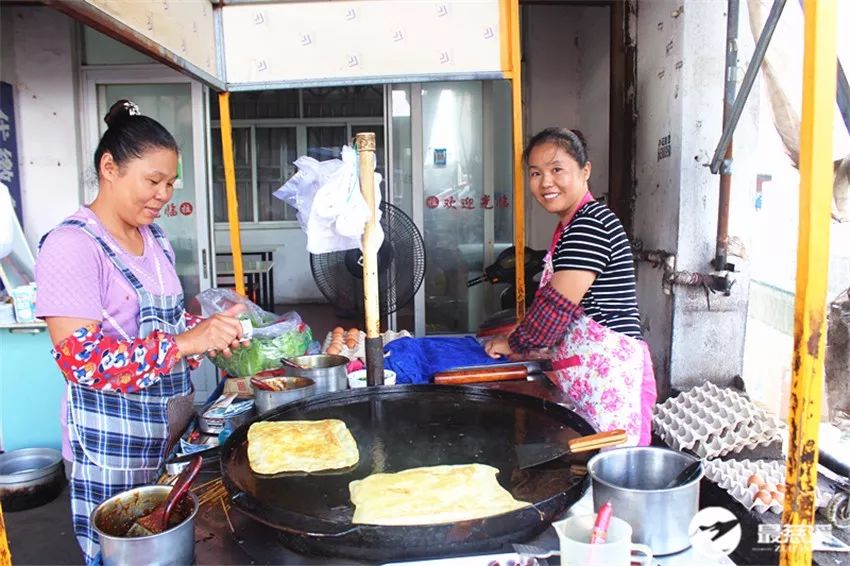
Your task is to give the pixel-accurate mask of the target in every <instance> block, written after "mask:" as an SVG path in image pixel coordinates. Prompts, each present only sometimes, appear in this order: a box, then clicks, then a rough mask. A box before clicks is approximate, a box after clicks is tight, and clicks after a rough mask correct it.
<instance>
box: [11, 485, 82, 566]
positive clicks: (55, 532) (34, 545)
mask: <svg viewBox="0 0 850 566" xmlns="http://www.w3.org/2000/svg"><path fill="white" fill-rule="evenodd" d="M3 516H4V518H5V520H6V536H7V537H8V539H9V547H10V550H11V551H12V563H13V564H83V563H84V561H83V554H82V552H81V551H80V547H79V546H78V545H77V539H76V538H75V537H74V528H73V526H72V524H71V499H70V496H69V493H68V486H67V485H66V486H65V489H64V490H63V491H62V493H60V494H59V497H57V498H56V499H54V500H53V501H51V502H50V503H46V504H45V505H42V506H41V507H36V508H35V509H28V510H26V511H15V512H13V513H6V512H4V514H3Z"/></svg>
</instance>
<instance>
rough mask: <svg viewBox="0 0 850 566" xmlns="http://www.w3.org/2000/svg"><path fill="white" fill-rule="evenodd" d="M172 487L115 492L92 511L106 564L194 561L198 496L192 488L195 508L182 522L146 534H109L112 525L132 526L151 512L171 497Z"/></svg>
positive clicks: (163, 563)
mask: <svg viewBox="0 0 850 566" xmlns="http://www.w3.org/2000/svg"><path fill="white" fill-rule="evenodd" d="M170 491H171V486H168V485H145V486H142V487H136V488H133V489H130V490H128V491H124V492H121V493H119V494H118V495H114V496H112V497H110V498H109V499H107V500H106V501H104V502H103V503H101V504H100V505H98V506H97V507H95V510H94V511H92V514H91V524H92V528H94V530H95V531H96V532H97V534H98V538H99V539H100V554H101V557H102V558H103V564H104V566H112V565H113V564H115V565H122V566H123V565H126V566H135V565H139V566H141V565H143V564H144V565H146V566H147V565H157V566H162V565H166V564H168V565H172V564H174V565H177V564H192V563H193V559H194V556H195V515H197V514H198V499H197V498H196V497H195V495H194V494H193V493H192V492H191V491H190V492H189V493H188V496H189V497H191V499H192V511H191V512H190V513H189V516H188V517H186V519H184V520H183V522H182V523H180V524H178V525H175V526H173V527H171V528H170V529H168V530H166V531H163V532H161V533H157V534H154V535H149V536H146V537H134V538H127V537H123V536H115V534H114V533H110V532H109V531H110V530H111V528H110V527H112V528H115V527H123V525H124V524H126V525H127V528H129V526H130V525H132V524H133V521H134V520H136V519H138V518H139V517H141V516H142V515H144V514H145V513H149V512H150V511H151V510H152V509H153V508H154V507H156V505H157V504H159V503H160V502H161V501H162V500H164V499H165V498H166V497H168V494H169V492H170Z"/></svg>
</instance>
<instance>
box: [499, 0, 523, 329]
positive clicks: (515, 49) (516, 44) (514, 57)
mask: <svg viewBox="0 0 850 566" xmlns="http://www.w3.org/2000/svg"><path fill="white" fill-rule="evenodd" d="M502 13H503V18H505V19H506V20H507V26H502V29H505V28H506V29H507V32H508V38H507V44H508V54H509V65H510V71H509V72H508V73H506V75H507V76H509V78H510V80H511V110H512V114H513V150H514V151H513V153H514V249H515V250H516V316H517V320H521V319H522V317H524V316H525V269H524V267H525V185H524V182H523V181H524V176H523V171H522V142H523V130H522V73H521V71H522V53H521V45H520V32H519V24H520V21H519V0H507V7H506V9H503V11H502ZM502 42H503V46H504V43H505V39H502ZM503 53H504V47H503ZM503 64H504V62H503Z"/></svg>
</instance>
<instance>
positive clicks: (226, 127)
mask: <svg viewBox="0 0 850 566" xmlns="http://www.w3.org/2000/svg"><path fill="white" fill-rule="evenodd" d="M218 110H219V115H220V118H221V156H222V158H223V159H224V190H225V192H226V194H227V223H228V225H229V226H230V253H231V254H233V278H234V279H236V292H237V293H239V294H240V295H244V294H245V272H244V269H243V267H242V239H241V237H240V233H239V198H238V197H237V196H236V166H235V165H234V161H233V129H232V128H231V125H230V93H229V92H221V93H219V95H218Z"/></svg>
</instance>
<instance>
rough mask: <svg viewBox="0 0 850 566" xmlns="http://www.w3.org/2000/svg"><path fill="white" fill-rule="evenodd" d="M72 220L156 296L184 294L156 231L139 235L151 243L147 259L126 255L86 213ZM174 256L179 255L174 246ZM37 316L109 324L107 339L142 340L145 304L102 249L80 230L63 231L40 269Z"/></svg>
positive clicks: (47, 248) (49, 244)
mask: <svg viewBox="0 0 850 566" xmlns="http://www.w3.org/2000/svg"><path fill="white" fill-rule="evenodd" d="M69 218H73V219H75V220H82V221H83V222H86V224H87V225H88V228H89V229H90V230H91V231H92V232H94V233H95V234H96V235H98V236H100V237H101V238H103V239H104V240H105V241H106V243H107V244H108V245H109V246H110V247H111V248H112V249H113V250H114V251H115V253H117V254H118V258H119V259H120V261H121V262H122V263H123V264H124V265H126V266H127V267H128V268H129V269H130V271H132V272H133V274H134V275H135V276H136V278H137V279H138V280H139V281H140V282H141V284H142V286H143V287H144V288H145V289H146V290H147V291H149V292H151V293H153V294H155V295H177V294H180V293H182V288H181V286H180V280H179V279H178V278H177V272H176V271H175V269H174V267H173V266H172V264H171V262H170V261H169V260H168V258H167V257H166V255H165V253H164V252H163V250H162V247H161V246H160V244H159V243H158V242H157V241H156V238H154V235H153V234H152V233H151V231H150V228H148V227H147V226H142V227H140V228H139V231H140V232H141V234H142V238H143V239H144V242H145V249H144V252H143V253H142V255H141V256H134V255H132V254H130V253H129V252H127V251H126V250H124V249H123V248H122V247H121V246H120V245H119V244H118V243H117V242H116V241H115V240H114V239H113V238H112V236H110V234H109V233H108V232H107V231H106V228H104V226H103V224H101V223H100V220H99V219H98V218H97V216H96V215H95V214H94V213H93V212H92V211H91V210H90V209H89V208H87V207H85V206H84V207H81V208H80V209H79V210H78V211H77V212H75V213H74V214H73V215H71V216H70V217H69ZM168 250H169V253H171V254H172V255H173V253H174V252H173V250H172V249H171V246H170V245H169V246H168ZM35 280H36V285H37V289H38V291H37V297H36V316H37V317H39V318H45V317H50V316H64V317H72V318H86V319H90V320H97V321H103V332H104V334H105V335H106V336H113V337H116V338H119V339H121V338H123V339H127V338H136V337H137V335H138V332H139V299H138V297H137V296H136V292H135V290H134V289H133V287H132V286H131V285H130V283H129V282H128V281H127V279H126V278H125V277H124V276H123V275H122V274H121V272H120V271H118V269H117V268H116V267H115V265H114V264H113V263H112V261H111V260H110V259H109V258H108V257H107V256H106V254H105V253H104V251H103V249H102V248H101V247H100V245H99V244H98V243H97V242H95V241H94V240H93V239H92V238H91V237H90V236H88V235H87V234H85V233H84V232H83V231H82V230H80V229H79V228H76V227H73V226H64V227H59V228H56V229H55V230H53V231H52V232H51V233H50V235H49V236H48V237H47V238H46V239H45V241H44V244H43V245H42V247H41V251H40V252H39V254H38V259H37V261H36V264H35Z"/></svg>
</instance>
